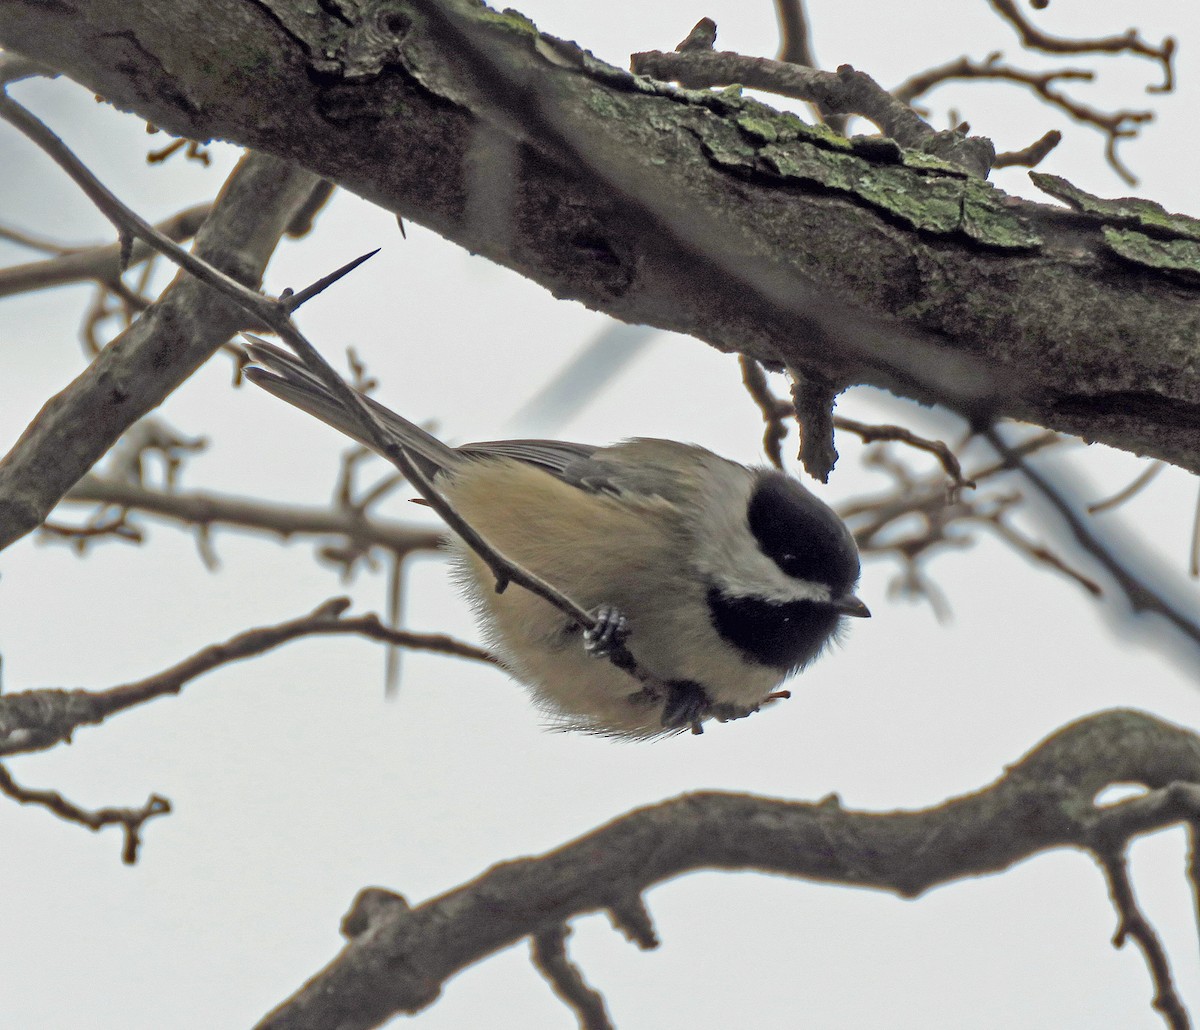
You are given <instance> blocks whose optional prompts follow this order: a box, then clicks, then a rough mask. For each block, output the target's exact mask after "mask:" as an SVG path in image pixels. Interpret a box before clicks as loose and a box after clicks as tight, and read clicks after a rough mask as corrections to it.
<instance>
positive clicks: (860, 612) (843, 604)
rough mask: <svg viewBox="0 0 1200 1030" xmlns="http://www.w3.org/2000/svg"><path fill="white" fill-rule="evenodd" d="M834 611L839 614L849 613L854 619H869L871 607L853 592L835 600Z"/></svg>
mask: <svg viewBox="0 0 1200 1030" xmlns="http://www.w3.org/2000/svg"><path fill="white" fill-rule="evenodd" d="M833 608H834V611H836V612H837V613H838V614H839V615H849V616H850V617H851V618H852V619H869V618H870V617H871V611H870V609H869V608H868V607H867V606H866V605H865V604H863V603H862V601H860V600H859V599H858V598H857V597H855V596H854V595H853V594H847V595H846V596H845V597H839V598H838V599H837V600H836V601H834V602H833Z"/></svg>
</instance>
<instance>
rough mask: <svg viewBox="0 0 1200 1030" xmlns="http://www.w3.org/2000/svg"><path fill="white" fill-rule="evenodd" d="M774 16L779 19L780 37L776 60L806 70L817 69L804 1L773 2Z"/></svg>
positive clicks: (786, 0)
mask: <svg viewBox="0 0 1200 1030" xmlns="http://www.w3.org/2000/svg"><path fill="white" fill-rule="evenodd" d="M775 14H776V17H778V19H779V37H780V38H779V53H778V54H777V55H776V60H778V61H784V62H786V63H787V64H802V65H804V66H805V67H808V68H815V67H817V59H816V58H815V57H814V56H813V50H812V40H811V38H810V31H809V25H808V12H807V11H805V9H804V0H775Z"/></svg>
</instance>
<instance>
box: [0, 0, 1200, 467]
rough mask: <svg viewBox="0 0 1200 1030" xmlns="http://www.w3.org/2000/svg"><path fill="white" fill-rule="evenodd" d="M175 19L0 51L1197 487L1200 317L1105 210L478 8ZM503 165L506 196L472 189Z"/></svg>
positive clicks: (398, 201) (705, 327)
mask: <svg viewBox="0 0 1200 1030" xmlns="http://www.w3.org/2000/svg"><path fill="white" fill-rule="evenodd" d="M163 9H164V3H163V0H130V2H129V3H126V4H121V5H110V4H101V3H100V2H99V0H80V2H79V3H76V4H74V5H72V7H71V8H70V13H69V14H67V13H66V9H65V8H61V7H59V6H55V5H37V6H32V5H20V4H9V5H0V41H2V42H3V43H4V44H6V45H9V46H11V47H12V48H13V49H15V50H18V51H20V52H23V53H25V54H27V55H29V56H30V57H32V58H34V59H36V60H39V61H41V62H42V63H46V64H50V65H53V66H54V67H57V68H62V69H64V70H65V71H67V72H68V73H69V74H71V75H72V76H73V77H74V78H75V79H77V80H78V81H80V82H83V83H85V84H86V85H87V86H88V87H89V88H91V89H94V90H95V91H97V92H98V93H100V94H101V95H103V96H106V97H108V98H109V99H110V100H111V101H113V102H114V103H117V104H119V105H122V106H125V107H128V108H131V109H134V110H136V111H137V112H138V113H139V114H140V115H142V116H143V117H146V118H148V119H150V120H152V121H153V122H154V123H155V124H157V125H161V126H163V127H165V128H167V129H169V130H170V131H172V132H175V133H177V134H179V135H184V136H188V137H191V138H201V139H203V138H210V137H217V138H224V139H232V140H236V141H237V142H239V143H242V144H246V145H250V146H255V147H258V148H260V149H262V150H266V151H269V152H273V153H276V154H279V155H281V156H283V157H287V158H290V159H292V160H295V161H298V162H303V163H304V164H305V165H306V166H308V167H311V168H313V169H314V170H315V171H317V172H318V173H320V174H321V175H323V176H325V177H326V178H328V179H329V180H330V181H334V182H338V183H341V184H345V185H346V186H348V187H349V188H351V189H353V190H354V191H355V192H357V193H359V194H360V195H362V196H364V197H366V198H368V199H370V200H373V201H375V202H377V203H380V204H382V205H384V206H386V207H387V208H389V209H390V210H393V211H396V212H398V213H400V214H402V215H403V216H404V217H405V218H406V219H411V220H413V221H416V222H419V223H421V224H424V225H426V226H428V227H430V228H431V229H433V230H434V231H436V232H438V233H440V234H442V235H444V236H446V237H447V238H448V239H451V240H453V241H455V242H457V243H459V244H460V245H462V246H464V247H466V248H467V249H469V250H471V251H474V252H477V253H481V254H483V255H485V256H487V257H489V258H491V259H493V260H496V261H498V262H501V263H502V264H505V265H506V266H508V267H510V268H513V269H515V270H516V271H518V272H520V273H521V274H523V275H525V276H527V277H529V278H531V279H533V280H535V281H537V282H539V283H541V284H543V285H544V286H546V287H547V288H548V289H550V290H551V291H552V292H553V293H554V294H555V295H557V296H563V297H570V298H573V299H577V300H580V301H583V302H584V303H586V304H588V305H590V306H592V307H595V308H598V309H600V310H603V311H606V312H608V313H610V314H612V315H614V316H615V317H617V318H621V319H623V320H625V321H629V322H634V323H641V324H646V325H653V326H656V327H660V328H665V329H670V330H675V331H679V332H683V333H688V334H692V335H696V336H697V337H699V338H700V339H702V340H705V341H707V342H709V343H711V344H713V345H714V346H716V347H718V348H720V349H723V350H737V351H742V352H745V353H748V354H750V355H752V356H753V357H755V358H757V359H759V360H761V361H763V362H765V363H767V364H768V365H769V366H771V367H778V366H779V365H788V366H791V367H803V366H805V365H806V364H807V365H810V366H814V367H816V368H817V370H818V371H821V372H822V373H824V374H825V375H826V376H827V377H828V378H829V379H830V380H831V381H833V382H840V383H844V384H854V383H870V384H871V385H874V386H879V387H882V388H884V389H890V390H893V391H895V392H898V393H901V394H904V395H906V396H912V397H916V398H917V399H920V400H922V401H925V402H929V401H933V400H938V399H941V398H940V397H939V396H938V391H936V390H934V389H933V388H932V386H931V383H930V378H929V377H930V376H934V377H935V378H938V377H939V376H940V378H939V382H942V381H943V380H945V379H946V378H947V377H948V373H947V374H945V375H943V373H945V370H947V369H950V368H952V367H953V368H956V369H959V370H960V371H961V372H962V374H963V376H967V375H968V373H969V370H970V369H972V368H978V367H979V366H980V365H982V366H983V368H984V369H985V370H988V371H998V372H1000V373H1003V375H1002V376H1000V378H1001V379H1002V380H1003V384H1002V385H1003V389H1000V390H997V389H993V388H992V387H994V386H996V383H995V381H992V382H989V381H988V377H987V376H984V377H983V378H984V382H983V383H982V384H980V385H981V387H982V390H983V392H984V393H985V394H986V395H987V396H988V397H990V398H992V399H993V401H994V404H993V407H994V411H993V412H992V413H993V414H995V415H1005V416H1010V417H1015V418H1019V419H1023V420H1025V421H1030V422H1035V423H1038V424H1040V425H1046V426H1052V427H1054V428H1055V429H1057V430H1060V431H1064V432H1071V433H1076V434H1081V435H1085V436H1087V437H1089V438H1090V439H1095V440H1100V441H1102V442H1105V443H1108V444H1110V445H1112V446H1117V447H1122V448H1125V449H1128V450H1136V451H1139V452H1141V453H1146V454H1151V455H1154V456H1156V457H1161V458H1164V459H1166V460H1168V461H1172V462H1175V463H1177V464H1181V465H1183V466H1185V467H1188V468H1191V469H1193V470H1197V471H1200V396H1198V393H1197V383H1196V379H1195V376H1194V373H1193V372H1191V371H1189V368H1190V366H1189V365H1188V364H1187V355H1189V354H1190V353H1191V350H1192V348H1193V347H1194V340H1195V339H1196V336H1197V333H1198V332H1200V329H1198V325H1200V314H1198V311H1200V308H1198V307H1197V305H1196V304H1195V289H1196V287H1195V285H1194V282H1193V279H1192V278H1189V276H1190V274H1191V273H1190V272H1189V271H1188V270H1187V269H1181V270H1179V271H1175V270H1174V267H1173V266H1171V265H1170V262H1171V261H1174V260H1176V257H1177V255H1176V253H1175V252H1176V250H1180V249H1186V247H1175V246H1174V241H1172V247H1167V248H1166V251H1167V253H1165V255H1164V254H1159V253H1157V251H1156V249H1155V240H1154V239H1153V238H1151V240H1150V242H1149V243H1146V244H1145V250H1144V251H1142V252H1138V251H1136V250H1135V249H1134V248H1132V246H1131V245H1129V240H1128V239H1127V238H1126V236H1125V235H1122V232H1123V231H1124V230H1123V227H1122V225H1121V224H1118V223H1113V222H1111V221H1108V220H1107V216H1101V215H1095V214H1092V213H1087V212H1082V213H1081V212H1064V211H1063V210H1062V209H1061V208H1056V207H1052V206H1049V205H1045V204H1031V203H1025V202H1017V201H1015V200H1014V199H1013V198H1006V197H1004V196H1003V195H1002V194H1000V193H999V191H995V190H991V189H989V188H988V187H986V186H985V185H984V184H982V183H978V182H974V183H968V184H967V185H963V180H962V179H961V178H955V177H954V176H953V175H951V174H948V173H947V172H946V170H945V169H944V168H939V167H936V166H933V167H931V166H930V163H929V161H930V159H926V163H925V164H923V165H919V166H915V165H910V164H907V163H905V162H904V160H902V155H900V154H899V153H897V152H896V150H895V148H894V147H893V148H891V149H889V148H888V146H886V145H882V144H881V145H878V146H876V145H875V144H872V146H874V149H872V146H866V145H865V144H864V143H863V142H862V141H858V142H855V143H852V144H848V145H846V144H841V143H838V142H837V141H836V140H829V139H827V138H826V137H821V138H822V139H825V142H821V140H819V139H816V137H814V136H813V135H812V134H811V133H810V134H808V135H805V136H804V138H803V139H796V138H792V137H791V136H789V135H788V134H789V133H795V132H799V130H795V129H794V128H790V127H789V126H790V125H791V124H792V123H787V124H785V122H784V120H781V119H780V117H779V116H778V115H776V114H775V113H773V112H771V111H770V110H769V109H768V108H766V107H764V106H763V105H760V104H756V103H755V102H753V101H752V100H749V99H746V98H739V97H735V96H733V95H732V94H730V95H725V94H711V93H689V92H685V91H680V90H677V89H673V88H671V87H668V86H666V85H660V84H657V83H654V82H652V81H650V80H647V79H639V78H635V77H633V76H630V75H628V74H627V73H624V72H622V71H620V70H619V69H616V68H612V67H610V66H607V65H603V64H601V63H600V62H597V61H595V59H594V58H591V57H590V55H587V54H586V53H584V52H583V51H582V50H579V49H578V48H574V47H572V46H571V45H570V44H567V43H564V42H563V41H561V40H554V39H552V38H551V37H547V36H544V35H539V34H537V33H536V32H535V31H534V30H533V28H532V27H530V26H528V25H527V24H523V23H521V22H520V20H519V19H518V18H516V17H515V16H508V17H502V16H500V15H498V14H496V13H495V12H491V11H489V10H488V9H486V8H482V7H479V6H477V5H474V4H472V3H470V2H468V0H437V2H436V3H435V2H433V0H403V2H393V0H389V2H388V3H384V2H383V0H363V2H362V3H361V4H357V5H355V8H354V12H353V14H352V15H346V14H344V15H343V17H342V18H338V17H336V16H334V15H333V14H332V13H326V12H324V11H319V12H317V13H316V14H314V13H313V12H312V10H311V5H303V4H300V3H298V2H293V0H277V2H273V3H272V5H271V16H270V17H268V15H267V14H266V13H265V12H264V10H263V8H262V7H261V6H256V5H253V4H249V3H246V2H244V0H206V2H205V3H199V2H198V0H173V2H172V3H171V4H170V5H169V9H170V17H169V18H164V17H163V14H162V12H163ZM451 21H453V22H454V23H455V24H457V25H459V26H463V25H468V26H469V32H468V35H469V36H470V40H471V45H470V46H468V47H464V44H463V39H464V38H465V37H464V34H463V33H462V32H457V33H456V32H451V31H448V30H446V28H445V26H446V25H447V24H449V23H450V22H451ZM195 38H204V39H205V40H206V46H205V47H204V48H196V47H194V46H191V45H190V41H191V40H193V39H195ZM133 40H136V46H135V45H134V44H133V43H132V42H131V41H133ZM585 42H586V41H585ZM319 55H335V56H333V57H326V56H319ZM480 55H484V56H482V57H481V56H480ZM214 58H215V59H214ZM498 68H499V69H502V70H509V71H513V72H514V74H515V77H513V76H508V77H505V76H503V75H500V74H499V73H498V72H497V69H498ZM167 69H169V70H170V71H169V72H168V71H167ZM218 95H219V96H220V97H221V100H222V102H221V103H219V104H217V103H209V102H207V100H208V98H211V97H213V96H218ZM506 105H507V106H506ZM399 109H403V110H404V112H405V117H403V118H395V117H391V113H393V112H395V111H396V110H399ZM517 110H519V111H523V112H525V113H526V114H527V115H529V114H530V112H533V114H534V116H533V117H526V118H524V119H522V118H520V117H517V116H516V115H515V114H514V111H517ZM280 111H286V112H287V117H286V118H281V117H279V114H278V113H279V112H280ZM780 132H783V135H782V136H780V135H779V133H780ZM802 135H803V134H802ZM819 135H820V134H819V133H818V134H817V136H819ZM806 140H807V142H806ZM814 140H815V142H814ZM564 141H567V142H564ZM875 143H878V141H875ZM363 155H370V158H369V159H366V160H364V156H363ZM581 155H582V157H581ZM501 165H503V167H504V168H507V169H508V172H506V173H505V176H506V177H505V178H504V179H503V182H504V183H505V188H504V189H502V190H496V191H494V196H493V195H489V196H482V195H480V193H479V191H478V190H473V189H472V184H478V183H481V182H492V181H500V180H499V179H497V178H496V177H497V176H498V174H499V169H500V167H501ZM881 177H883V178H886V179H887V180H888V181H889V182H890V183H891V185H889V186H888V187H887V189H885V190H883V191H882V192H877V193H871V192H870V191H869V190H866V189H864V188H861V184H862V183H864V182H867V181H869V182H871V183H878V182H879V181H880V179H881ZM547 197H553V198H555V205H554V210H555V215H554V217H553V218H547V209H546V206H545V203H544V198H547ZM896 197H902V198H903V199H904V202H905V206H904V208H903V210H897V209H895V207H894V206H891V207H889V206H888V204H889V201H888V200H887V198H892V199H894V198H896ZM648 211H651V212H657V213H656V214H653V216H652V217H651V216H648V213H647V212H648ZM666 215H670V217H665V216H666ZM1122 217H1124V216H1122ZM1134 219H1135V221H1136V216H1134ZM1155 224H1157V223H1155ZM1114 225H1115V226H1116V228H1117V229H1119V230H1122V232H1118V234H1117V237H1113V236H1112V230H1113V227H1114ZM498 227H500V228H502V229H504V230H505V231H500V232H498V231H497V228H498ZM681 227H682V229H683V230H687V231H686V232H681ZM689 227H690V228H689ZM1126 227H1128V228H1129V229H1131V230H1132V231H1133V234H1134V237H1135V238H1136V237H1137V236H1139V235H1145V234H1144V233H1141V234H1139V231H1138V227H1137V225H1136V224H1132V223H1127V224H1126ZM996 230H999V231H1000V235H999V236H997V235H996V232H995V231H996ZM1157 231H1158V230H1154V229H1152V230H1151V232H1150V237H1153V236H1154V233H1155V232H1157ZM985 239H986V240H989V241H991V242H984V240H985ZM798 240H803V241H804V245H803V246H802V247H801V246H798V245H797V243H796V241H798ZM1114 240H1115V242H1114ZM1114 247H1115V248H1116V249H1115V250H1114V249H1113V248H1114ZM1172 248H1174V249H1172ZM1159 249H1162V248H1159ZM1139 253H1141V254H1142V256H1143V257H1144V258H1145V260H1144V261H1143V260H1140V259H1139V257H1138V254H1139ZM850 254H852V255H854V260H853V261H848V260H847V255H850ZM1155 261H1163V262H1165V264H1163V265H1155V264H1154V262H1155ZM739 269H742V270H748V271H745V272H744V274H738V272H737V270H739ZM949 378H951V379H952V378H953V377H949ZM1014 380H1015V382H1014Z"/></svg>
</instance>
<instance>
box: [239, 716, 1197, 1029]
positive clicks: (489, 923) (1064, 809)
mask: <svg viewBox="0 0 1200 1030" xmlns="http://www.w3.org/2000/svg"><path fill="white" fill-rule="evenodd" d="M1118 782H1124V783H1141V784H1144V785H1146V786H1147V787H1148V788H1150V790H1151V793H1150V794H1148V795H1145V796H1143V797H1138V798H1134V799H1132V800H1130V801H1127V802H1122V803H1119V804H1116V805H1112V806H1103V807H1098V806H1096V805H1095V804H1094V801H1093V799H1094V798H1095V796H1096V795H1097V793H1099V792H1100V791H1101V790H1103V789H1104V787H1106V786H1108V785H1109V784H1111V783H1118ZM1198 783H1200V738H1198V737H1197V736H1196V735H1195V734H1193V733H1191V732H1189V731H1187V730H1184V729H1181V728H1179V727H1177V726H1172V725H1170V724H1168V723H1165V722H1161V721H1160V720H1158V719H1155V718H1153V717H1151V716H1148V715H1145V714H1142V713H1138V712H1132V711H1111V712H1106V713H1102V714H1100V715H1095V716H1090V717H1088V718H1086V719H1083V720H1081V721H1079V722H1077V723H1073V724H1072V725H1070V726H1068V727H1066V728H1064V729H1063V730H1060V731H1059V732H1058V733H1056V734H1055V735H1054V736H1053V737H1051V738H1049V739H1048V740H1046V741H1044V742H1043V743H1042V744H1040V745H1038V746H1037V747H1036V748H1035V749H1034V750H1033V751H1031V752H1030V753H1029V754H1028V755H1026V756H1025V757H1024V758H1023V759H1021V760H1020V761H1019V762H1017V763H1016V764H1014V765H1012V766H1010V767H1009V768H1008V769H1007V771H1006V772H1005V773H1004V775H1003V776H1002V777H1001V778H1000V779H998V780H997V781H996V782H995V783H994V784H992V785H991V786H990V787H987V788H985V789H984V790H981V791H979V792H977V793H974V794H968V795H965V796H962V797H959V798H955V799H953V800H951V801H948V802H946V803H945V804H942V805H939V806H937V807H936V808H931V809H925V810H921V811H913V812H893V813H879V814H876V813H865V812H853V811H848V810H845V809H843V808H841V807H840V805H838V804H837V803H836V802H823V803H819V804H804V803H800V802H789V801H777V800H770V799H767V798H758V797H750V796H747V795H737V794H722V793H715V792H705V793H697V794H689V795H685V796H683V797H680V798H676V799H674V800H672V801H666V802H663V803H661V804H658V805H654V806H651V807H649V808H643V809H639V810H637V811H634V812H631V813H629V814H628V815H624V816H621V817H620V818H618V819H616V820H614V821H613V822H611V823H609V824H608V825H606V826H603V827H601V828H600V829H597V830H595V831H593V832H592V833H590V834H588V835H587V836H585V837H582V838H580V839H578V840H576V841H574V842H572V843H570V844H567V845H565V846H563V847H562V848H559V849H558V850H556V851H553V852H550V853H548V854H545V855H542V856H540V857H537V858H529V859H519V860H517V861H513V862H507V863H504V864H501V865H497V866H495V867H493V868H492V869H490V870H489V871H487V872H486V873H484V874H483V875H481V876H480V877H479V878H478V879H476V880H474V881H472V882H470V883H468V884H465V885H463V886H462V887H459V888H457V889H455V890H453V891H450V892H449V893H447V894H444V895H442V896H441V897H439V898H434V899H432V900H430V901H428V902H426V903H425V904H423V905H419V906H416V907H414V908H412V909H407V908H405V909H403V910H401V909H398V908H396V909H394V910H393V911H391V912H389V913H388V914H386V915H385V916H383V917H382V918H381V920H380V921H379V922H378V923H377V924H375V925H373V926H372V932H371V933H370V934H367V935H363V936H359V937H356V938H355V939H353V940H352V941H351V942H350V943H349V944H347V945H346V947H345V948H344V949H343V951H342V953H341V954H340V955H339V956H338V957H337V958H336V959H335V960H334V961H333V962H332V963H331V964H330V965H329V966H328V967H326V968H325V969H324V970H322V971H321V972H319V973H318V974H317V975H316V976H314V977H313V978H312V979H311V980H309V981H308V983H307V984H305V986H304V987H303V988H302V989H301V990H300V991H299V992H297V994H296V995H295V996H294V997H293V998H291V999H290V1000H289V1001H287V1002H285V1003H284V1004H283V1005H281V1006H280V1007H279V1008H278V1009H276V1010H275V1011H274V1012H272V1013H271V1014H270V1015H269V1016H267V1017H266V1018H265V1019H264V1020H263V1021H262V1023H261V1024H259V1026H260V1030H291V1028H301V1027H304V1028H308V1027H313V1026H337V1027H339V1028H341V1030H366V1028H369V1027H375V1026H379V1025H380V1024H381V1023H383V1022H385V1021H386V1020H387V1019H389V1018H391V1017H392V1016H393V1015H395V1014H397V1013H402V1012H403V1013H413V1012H417V1011H419V1010H420V1009H422V1008H424V1007H426V1006H427V1005H429V1004H431V1003H432V1002H433V1001H434V1000H435V999H436V998H437V996H438V994H439V993H440V990H441V985H442V984H443V983H444V982H445V981H446V980H447V979H448V978H449V977H450V976H452V975H453V974H454V973H456V972H458V971H459V970H461V969H463V968H464V967H466V966H468V965H470V964H472V963H474V962H477V961H479V960H480V959H482V958H484V957H486V956H488V955H490V954H492V953H493V952H495V951H497V950H499V949H501V948H505V947H508V946H509V945H512V944H514V943H516V942H517V941H519V940H520V939H521V938H522V937H525V936H529V935H531V934H532V935H536V934H540V933H544V932H545V931H547V930H548V929H552V928H553V927H556V926H561V925H562V924H563V923H565V922H566V921H567V920H569V919H571V918H572V917H574V916H577V915H581V914H583V913H586V912H594V911H604V910H608V909H610V908H611V907H612V905H613V904H614V901H620V900H621V899H623V898H628V897H629V896H630V895H635V894H641V893H642V892H643V891H645V890H647V889H648V888H650V887H652V886H654V885H655V884H658V883H662V882H664V881H665V880H668V879H671V878H673V877H675V876H679V875H681V874H683V873H686V872H689V871H693V870H697V869H729V870H736V869H753V870H757V871H761V872H770V873H777V874H781V875H785V876H795V877H801V878H805V879H812V880H818V881H822V882H826V883H842V884H849V885H853V886H858V887H873V888H876V889H880V890H887V891H892V892H894V893H896V894H899V895H900V896H902V897H915V896H916V895H918V894H920V893H922V892H923V891H925V890H928V889H929V888H930V887H932V886H935V885H936V884H940V883H946V882H949V881H951V880H955V879H959V878H962V877H965V876H978V875H981V874H985V873H991V872H999V871H1001V870H1003V869H1006V868H1008V867H1009V866H1011V865H1013V864H1014V863H1016V862H1019V861H1021V860H1023V859H1025V858H1028V857H1029V856H1030V855H1033V854H1037V853H1039V852H1041V851H1045V850H1048V849H1051V848H1058V847H1076V848H1082V849H1085V850H1089V851H1093V852H1096V853H1101V852H1104V851H1106V850H1108V851H1111V849H1112V847H1113V845H1114V842H1115V841H1126V840H1128V839H1129V838H1130V837H1132V836H1133V835H1135V834H1137V833H1142V832H1146V831H1148V830H1151V829H1155V828H1159V827H1164V826H1170V825H1174V824H1176V823H1179V822H1186V821H1189V820H1191V819H1193V818H1195V817H1196V815H1197V812H1198V806H1200V796H1198V795H1200V791H1197V790H1196V789H1195V785H1196V784H1198ZM1173 785H1179V786H1173ZM1159 988H1160V993H1161V989H1162V984H1161V983H1160V984H1159Z"/></svg>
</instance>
